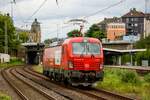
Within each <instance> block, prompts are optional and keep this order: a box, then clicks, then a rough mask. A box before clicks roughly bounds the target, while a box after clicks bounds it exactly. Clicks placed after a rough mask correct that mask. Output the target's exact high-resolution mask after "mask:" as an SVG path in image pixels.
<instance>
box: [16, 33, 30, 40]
mask: <svg viewBox="0 0 150 100" xmlns="http://www.w3.org/2000/svg"><path fill="white" fill-rule="evenodd" d="M18 34H19V39H20V42H21V43H25V42H27V41H28V39H29V32H20V33H18Z"/></svg>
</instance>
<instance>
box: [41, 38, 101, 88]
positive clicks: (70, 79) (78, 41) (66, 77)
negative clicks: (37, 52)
mask: <svg viewBox="0 0 150 100" xmlns="http://www.w3.org/2000/svg"><path fill="white" fill-rule="evenodd" d="M43 74H44V75H46V76H49V77H50V78H53V79H54V80H56V81H64V82H65V83H69V84H71V85H75V86H78V85H83V86H90V85H92V83H94V82H96V81H98V80H103V50H102V44H101V42H100V41H99V40H98V39H95V38H87V37H75V38H69V39H66V40H65V41H64V42H63V43H62V44H60V45H56V46H54V45H53V46H51V47H49V48H46V49H45V50H44V55H43Z"/></svg>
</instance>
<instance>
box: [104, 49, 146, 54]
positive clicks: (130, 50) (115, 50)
mask: <svg viewBox="0 0 150 100" xmlns="http://www.w3.org/2000/svg"><path fill="white" fill-rule="evenodd" d="M103 50H104V51H108V52H118V53H130V52H142V51H146V49H129V50H118V49H110V48H103Z"/></svg>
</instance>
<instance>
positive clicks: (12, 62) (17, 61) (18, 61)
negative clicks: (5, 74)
mask: <svg viewBox="0 0 150 100" xmlns="http://www.w3.org/2000/svg"><path fill="white" fill-rule="evenodd" d="M23 64H24V62H22V61H21V59H18V58H15V57H13V58H11V60H10V62H9V63H0V68H6V67H10V66H15V65H23Z"/></svg>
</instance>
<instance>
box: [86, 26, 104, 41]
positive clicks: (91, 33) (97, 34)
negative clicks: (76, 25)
mask: <svg viewBox="0 0 150 100" xmlns="http://www.w3.org/2000/svg"><path fill="white" fill-rule="evenodd" d="M85 36H86V37H94V38H98V39H102V38H105V34H104V32H103V31H101V30H100V28H99V27H98V26H97V25H96V24H93V25H92V26H91V27H90V29H89V30H88V31H87V33H86V34H85Z"/></svg>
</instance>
